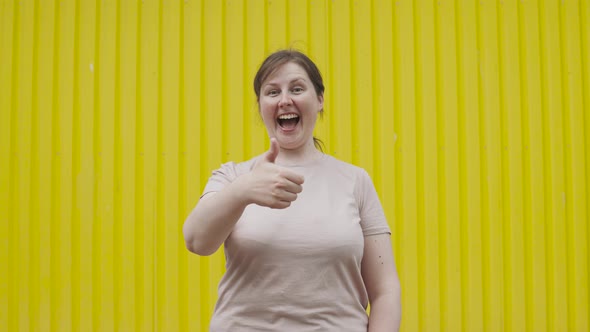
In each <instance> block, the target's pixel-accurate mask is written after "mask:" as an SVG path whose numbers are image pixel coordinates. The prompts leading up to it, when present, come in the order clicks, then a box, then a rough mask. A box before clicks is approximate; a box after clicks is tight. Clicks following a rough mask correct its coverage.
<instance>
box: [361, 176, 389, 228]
mask: <svg viewBox="0 0 590 332" xmlns="http://www.w3.org/2000/svg"><path fill="white" fill-rule="evenodd" d="M355 194H356V197H357V202H358V206H359V215H360V218H361V227H362V230H363V235H364V236H368V235H377V234H385V233H389V234H391V230H390V229H389V225H388V224H387V219H386V218H385V213H384V212H383V207H382V206H381V202H380V201H379V196H378V195H377V191H376V190H375V186H374V184H373V181H372V180H371V177H370V176H369V174H368V173H367V172H366V171H365V170H364V169H361V171H360V172H359V175H358V177H357V182H356V186H355Z"/></svg>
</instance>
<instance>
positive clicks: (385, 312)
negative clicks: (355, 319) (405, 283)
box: [367, 287, 402, 332]
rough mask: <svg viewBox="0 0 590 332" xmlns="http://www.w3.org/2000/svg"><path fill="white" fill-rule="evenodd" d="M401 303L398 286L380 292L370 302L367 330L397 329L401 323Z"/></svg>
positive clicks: (386, 330)
mask: <svg viewBox="0 0 590 332" xmlns="http://www.w3.org/2000/svg"><path fill="white" fill-rule="evenodd" d="M401 316H402V313H401V303H400V289H399V287H398V288H397V289H396V290H395V291H393V292H391V293H386V294H382V295H380V296H379V297H377V298H375V299H374V300H373V302H371V312H370V315H369V328H368V330H367V331H368V332H392V331H399V328H400V323H401Z"/></svg>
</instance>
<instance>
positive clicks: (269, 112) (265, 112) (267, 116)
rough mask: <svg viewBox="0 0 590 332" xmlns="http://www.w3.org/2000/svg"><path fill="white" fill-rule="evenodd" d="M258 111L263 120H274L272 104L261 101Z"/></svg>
mask: <svg viewBox="0 0 590 332" xmlns="http://www.w3.org/2000/svg"><path fill="white" fill-rule="evenodd" d="M258 113H259V114H260V117H261V118H262V121H264V122H265V123H266V122H268V121H270V122H274V117H275V116H274V109H273V108H272V107H271V106H270V105H268V104H265V103H260V104H259V108H258Z"/></svg>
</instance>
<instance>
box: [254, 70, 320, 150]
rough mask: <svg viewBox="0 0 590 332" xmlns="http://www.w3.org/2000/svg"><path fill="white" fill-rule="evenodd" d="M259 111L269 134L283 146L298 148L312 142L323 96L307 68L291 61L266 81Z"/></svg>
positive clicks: (263, 84) (262, 90) (289, 148)
mask: <svg viewBox="0 0 590 332" xmlns="http://www.w3.org/2000/svg"><path fill="white" fill-rule="evenodd" d="M258 102H259V107H260V115H261V116H262V120H263V121H264V125H265V126H266V130H267V131H268V134H269V136H270V137H275V138H276V139H277V141H278V143H279V145H280V146H281V148H283V149H288V150H292V149H298V148H300V147H302V146H304V145H305V144H309V142H310V141H312V142H313V129H314V127H315V122H316V119H317V116H318V113H319V112H320V111H321V110H322V108H323V104H324V97H323V96H321V95H320V96H318V95H317V93H316V91H315V89H314V87H313V84H312V82H311V80H310V79H309V76H308V75H307V72H306V71H305V70H304V69H303V68H302V67H301V66H299V65H298V64H295V63H293V62H288V63H286V64H284V65H282V66H281V67H279V68H278V69H277V70H276V71H275V72H274V73H272V75H270V76H269V77H268V78H267V79H266V80H265V81H264V82H263V83H262V86H261V89H260V98H259V101H258Z"/></svg>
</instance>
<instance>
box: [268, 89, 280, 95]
mask: <svg viewBox="0 0 590 332" xmlns="http://www.w3.org/2000/svg"><path fill="white" fill-rule="evenodd" d="M267 94H268V95H269V96H276V95H278V94H279V91H278V90H270V91H268V92H267Z"/></svg>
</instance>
